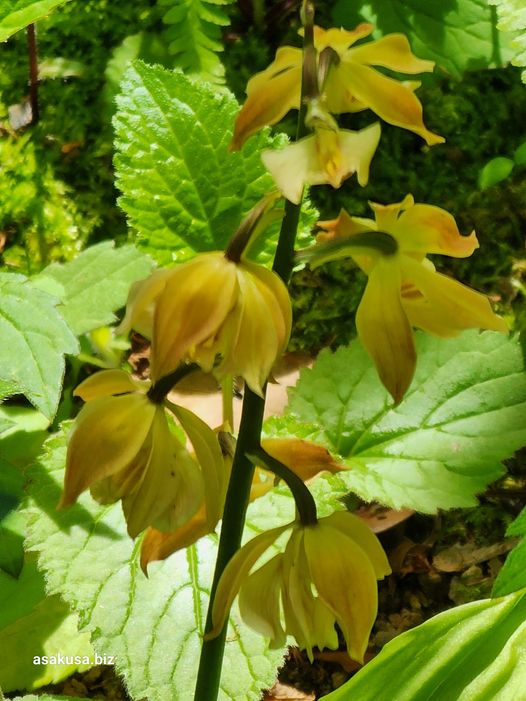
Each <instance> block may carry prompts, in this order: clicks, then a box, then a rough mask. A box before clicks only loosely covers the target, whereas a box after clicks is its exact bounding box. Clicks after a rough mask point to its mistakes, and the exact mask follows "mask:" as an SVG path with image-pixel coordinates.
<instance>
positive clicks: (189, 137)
mask: <svg viewBox="0 0 526 701" xmlns="http://www.w3.org/2000/svg"><path fill="white" fill-rule="evenodd" d="M117 105H118V111H117V114H116V116H115V118H114V125H115V131H116V147H117V151H118V153H117V155H116V157H115V165H116V170H117V183H118V187H119V188H120V190H121V192H122V193H123V194H122V197H121V198H120V200H119V203H120V205H121V206H122V208H123V209H124V210H125V212H126V213H127V215H128V217H129V219H130V223H131V225H132V226H133V227H134V228H135V229H136V230H137V232H138V239H137V240H138V244H139V246H140V247H141V248H142V249H143V250H145V251H146V252H147V253H150V254H151V255H152V256H153V257H154V258H155V259H156V260H157V261H158V262H159V263H160V264H163V265H164V264H168V263H171V262H173V261H174V260H184V259H186V258H188V257H191V256H192V255H193V253H195V252H196V251H210V250H218V249H222V248H224V247H225V246H226V244H227V243H228V241H229V239H230V237H231V236H232V234H233V233H234V232H235V230H236V229H237V227H238V225H239V224H240V222H241V219H242V217H243V216H244V215H245V214H246V213H247V212H248V211H249V210H250V209H251V208H252V207H253V206H254V205H255V204H256V202H258V200H259V199H260V198H261V197H262V196H263V195H264V194H266V193H267V192H268V191H270V190H271V189H273V183H272V179H271V177H270V175H269V174H268V173H266V172H265V170H264V168H263V164H262V163H261V160H260V157H259V153H260V150H261V149H262V148H264V147H268V146H269V145H271V143H273V142H272V140H271V139H269V137H268V136H266V135H265V134H260V135H259V136H258V137H254V138H253V139H251V140H250V142H249V143H248V144H247V145H246V147H245V148H244V149H243V152H242V153H229V151H228V145H229V142H230V139H231V136H232V126H233V124H234V118H235V115H236V112H237V110H238V105H237V102H236V100H235V99H234V97H232V96H231V95H227V94H218V93H217V92H216V91H215V90H214V89H213V88H212V87H211V86H209V85H207V84H205V83H199V82H192V81H191V80H189V79H188V78H186V77H185V76H184V75H183V74H182V73H178V72H171V71H168V70H165V69H163V68H161V67H159V66H147V65H145V64H144V63H141V62H140V61H136V62H134V63H133V64H132V67H131V68H130V69H129V71H127V73H126V75H125V77H124V80H123V83H122V94H121V95H120V96H119V97H118V98H117Z"/></svg>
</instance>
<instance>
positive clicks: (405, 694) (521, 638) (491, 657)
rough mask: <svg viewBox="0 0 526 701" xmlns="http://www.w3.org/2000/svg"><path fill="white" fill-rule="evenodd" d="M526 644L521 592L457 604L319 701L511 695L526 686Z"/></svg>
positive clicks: (497, 700) (471, 700) (525, 597)
mask: <svg viewBox="0 0 526 701" xmlns="http://www.w3.org/2000/svg"><path fill="white" fill-rule="evenodd" d="M525 645H526V590H524V589H523V590H522V591H520V592H517V593H515V594H511V595H509V596H506V597H504V598H502V599H488V600H484V601H476V602H473V603H470V604H465V605H464V606H458V607H457V608H454V609H452V610H451V611H446V612H445V613H441V614H439V615H438V616H435V617H434V618H431V619H430V620H428V621H426V622H425V623H423V624H422V625H420V626H418V627H417V628H414V629H413V630H410V631H407V632H406V633H402V635H399V636H398V637H397V638H395V639H394V640H392V641H391V642H390V643H388V644H387V645H386V646H385V647H384V649H383V650H382V652H381V653H380V654H379V655H378V656H377V657H375V658H374V660H372V661H371V662H369V663H368V664H367V665H366V666H365V667H364V668H363V669H362V670H360V671H359V672H358V673H357V674H356V675H355V676H354V677H353V678H352V679H351V680H350V681H349V682H347V684H344V685H343V686H342V687H340V688H339V689H337V690H336V691H334V692H332V694H329V695H328V696H324V697H323V701H351V699H359V700H360V701H392V699H396V700H397V701H439V700H440V701H442V700H444V701H446V699H451V700H452V699H455V701H490V699H491V701H511V699H517V700H518V699H520V698H523V696H524V689H525V688H526V667H525V665H524V664H523V659H524V646H525ZM386 680H389V682H388V683H386Z"/></svg>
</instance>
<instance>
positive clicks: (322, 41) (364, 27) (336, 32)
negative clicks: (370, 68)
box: [299, 22, 374, 56]
mask: <svg viewBox="0 0 526 701" xmlns="http://www.w3.org/2000/svg"><path fill="white" fill-rule="evenodd" d="M373 29H374V25H373V24H370V23H369V22H362V23H361V24H359V25H358V26H356V27H355V28H354V29H350V30H348V29H338V28H337V27H331V28H330V29H323V28H322V27H318V26H315V27H314V46H315V47H316V48H317V49H318V51H323V49H325V48H326V47H327V46H330V47H331V48H332V49H334V50H335V51H337V52H338V54H339V55H340V56H344V55H345V53H346V52H347V50H348V49H349V47H350V46H352V45H353V44H354V43H355V42H357V41H358V39H363V37H366V36H369V34H371V32H372V31H373ZM299 33H300V34H301V35H303V30H300V32H299Z"/></svg>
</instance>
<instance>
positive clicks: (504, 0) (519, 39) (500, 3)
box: [489, 0, 526, 83]
mask: <svg viewBox="0 0 526 701" xmlns="http://www.w3.org/2000/svg"><path fill="white" fill-rule="evenodd" d="M489 3H490V5H496V6H497V8H498V10H497V12H498V16H499V22H498V24H497V28H498V29H499V30H500V31H501V32H504V33H505V36H506V37H507V38H509V41H510V45H511V47H512V50H513V56H512V57H511V62H512V63H513V65H514V66H526V12H525V11H524V1H523V0H489ZM510 32H511V33H512V34H508V33H510ZM522 82H523V83H526V71H523V72H522Z"/></svg>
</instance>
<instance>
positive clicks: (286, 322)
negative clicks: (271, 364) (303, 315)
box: [243, 260, 292, 355]
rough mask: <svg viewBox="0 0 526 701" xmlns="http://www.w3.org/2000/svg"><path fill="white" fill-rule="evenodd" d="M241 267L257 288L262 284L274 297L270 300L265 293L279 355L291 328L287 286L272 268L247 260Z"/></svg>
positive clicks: (290, 306)
mask: <svg viewBox="0 0 526 701" xmlns="http://www.w3.org/2000/svg"><path fill="white" fill-rule="evenodd" d="M243 268H244V269H245V270H246V271H247V272H248V273H250V274H251V275H252V276H253V277H254V278H255V279H256V284H257V285H258V287H259V289H262V286H263V287H266V288H267V289H268V290H269V291H270V292H271V293H272V297H273V298H274V299H273V300H272V302H271V301H270V299H269V295H267V303H268V304H269V306H270V307H271V309H272V314H273V316H274V318H275V320H276V328H277V330H278V341H279V345H280V351H279V355H280V354H281V353H283V352H284V351H285V349H286V347H287V344H288V342H289V338H290V331H291V328H292V304H291V301H290V296H289V291H288V289H287V286H286V285H285V284H284V283H283V281H282V279H281V278H280V277H279V275H276V273H275V272H273V271H272V270H267V268H264V267H263V266H262V265H256V264H255V263H251V262H250V261H248V260H247V261H244V262H243ZM260 283H261V284H260ZM276 302H277V306H276Z"/></svg>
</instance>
